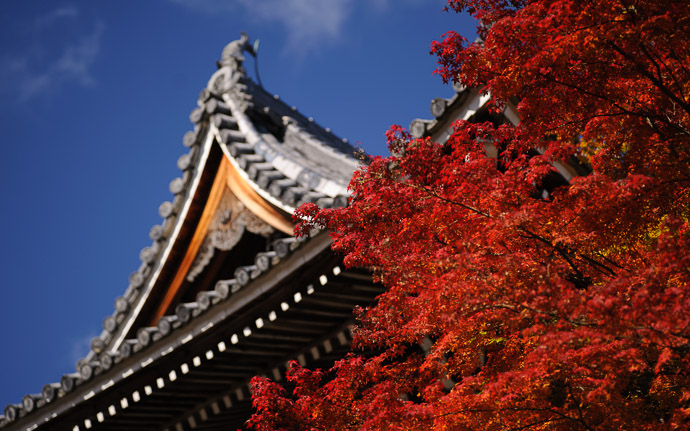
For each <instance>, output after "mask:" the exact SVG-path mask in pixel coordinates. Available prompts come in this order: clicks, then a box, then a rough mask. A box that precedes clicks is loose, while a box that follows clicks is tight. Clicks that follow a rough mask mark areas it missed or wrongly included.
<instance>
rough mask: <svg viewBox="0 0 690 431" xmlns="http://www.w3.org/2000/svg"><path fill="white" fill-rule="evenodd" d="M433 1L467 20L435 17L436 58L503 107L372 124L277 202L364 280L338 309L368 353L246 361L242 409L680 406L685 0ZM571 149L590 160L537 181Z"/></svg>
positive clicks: (516, 426) (442, 424) (689, 162)
mask: <svg viewBox="0 0 690 431" xmlns="http://www.w3.org/2000/svg"><path fill="white" fill-rule="evenodd" d="M448 7H449V8H450V9H454V10H457V11H469V12H470V13H472V14H473V15H474V16H475V17H476V18H477V19H478V20H479V22H480V24H481V30H480V33H481V36H482V38H483V40H482V41H478V42H474V43H472V44H468V43H467V42H466V41H464V40H463V39H462V38H461V37H459V36H458V35H457V34H455V33H452V32H451V33H447V34H446V35H445V39H444V40H443V41H442V42H435V43H434V44H433V45H432V51H433V52H434V53H436V54H437V55H438V57H439V64H440V68H439V70H438V73H439V74H440V75H441V76H442V77H443V79H444V80H446V81H449V80H458V81H459V82H461V83H462V84H464V85H466V86H475V87H481V88H482V89H483V91H488V92H491V95H492V98H493V99H492V100H493V101H492V103H493V107H494V108H493V109H495V110H497V111H500V110H501V109H503V107H504V106H506V104H509V103H511V102H512V103H517V109H518V111H519V113H520V116H521V122H520V123H519V124H518V125H517V126H513V125H509V124H504V125H501V126H494V125H492V124H470V123H465V122H460V123H457V124H456V125H455V129H454V132H453V133H452V135H451V136H450V138H449V139H448V141H447V142H445V143H434V142H431V141H430V140H428V139H412V138H411V137H410V136H409V135H408V134H407V133H406V132H405V131H404V130H402V129H401V128H397V127H394V128H393V129H391V131H390V132H389V135H388V138H389V145H390V149H391V153H392V154H395V156H390V157H387V158H380V157H377V158H374V159H373V160H372V162H371V164H370V165H369V166H367V167H366V168H363V169H362V170H360V171H358V172H356V173H355V175H354V177H353V179H352V182H351V189H352V192H353V197H352V199H351V204H350V206H349V207H348V208H344V209H328V210H320V209H319V208H317V207H316V206H314V205H307V206H303V207H302V208H300V210H298V212H297V214H296V217H297V219H298V220H300V221H301V225H300V226H299V227H298V229H299V230H301V231H302V232H305V231H308V230H309V229H311V228H313V227H314V226H319V227H327V228H328V229H330V230H331V231H332V232H333V238H334V248H335V249H336V250H338V251H341V252H342V253H344V254H345V262H346V264H347V265H350V266H357V267H367V268H370V269H371V270H372V271H373V273H374V274H375V277H377V279H378V280H379V281H380V282H381V283H383V284H384V285H385V286H386V288H387V290H386V292H385V293H384V294H383V295H381V296H380V297H379V299H378V301H377V303H376V304H375V305H373V306H371V307H370V308H367V309H366V310H360V311H359V318H360V324H359V326H358V327H357V328H356V329H355V341H354V349H355V352H356V351H358V349H365V350H366V349H368V350H369V351H371V352H377V353H376V354H373V355H370V356H367V357H362V356H357V355H355V354H353V355H351V356H348V357H346V358H344V359H342V360H341V361H339V362H338V363H337V364H336V365H335V366H334V368H333V369H332V370H330V371H329V372H328V373H324V372H321V371H309V370H306V369H303V368H301V367H299V366H297V365H293V367H292V369H291V370H290V372H289V381H290V382H291V384H292V385H293V386H294V387H295V389H294V392H292V393H287V392H286V391H285V390H284V389H282V388H280V387H279V386H278V385H276V384H275V383H273V382H270V381H268V380H265V379H261V378H255V379H254V381H253V388H254V404H255V407H256V408H257V413H256V414H255V415H254V416H253V418H252V419H251V420H250V425H252V426H253V427H254V428H255V429H257V430H261V431H263V430H282V429H305V430H306V429H310V430H311V429H313V430H317V429H318V430H345V429H353V430H354V429H369V430H370V429H387V430H427V429H449V430H451V429H452V430H455V429H459V430H464V429H467V430H526V429H535V430H661V429H669V430H670V429H688V428H690V222H689V218H690V205H689V203H690V188H689V186H690V100H689V99H690V50H689V49H688V47H690V3H688V2H687V1H685V0H683V1H675V2H674V1H671V2H658V1H649V0H638V1H632V0H622V1H620V0H615V1H614V0H598V1H583V0H560V1H557V0H534V1H529V0H516V1H511V0H466V1H464V0H450V1H449V2H448ZM491 145H493V146H495V147H496V149H497V152H498V157H497V158H492V157H490V156H489V155H487V151H486V148H487V146H491ZM535 149H538V150H539V151H538V152H537V151H534V150H535ZM534 154H536V155H534ZM573 157H575V158H577V159H578V162H579V163H581V164H584V165H586V166H588V167H589V168H590V169H591V173H590V174H588V175H586V176H580V177H576V178H574V179H573V180H572V181H570V183H569V184H567V185H564V186H561V187H558V188H556V189H555V190H550V194H549V195H548V196H547V197H544V196H543V195H541V194H540V192H541V191H542V184H543V183H544V181H545V179H546V178H547V177H548V176H549V175H553V172H554V170H555V169H554V167H553V166H554V164H555V163H562V164H566V163H572V159H573Z"/></svg>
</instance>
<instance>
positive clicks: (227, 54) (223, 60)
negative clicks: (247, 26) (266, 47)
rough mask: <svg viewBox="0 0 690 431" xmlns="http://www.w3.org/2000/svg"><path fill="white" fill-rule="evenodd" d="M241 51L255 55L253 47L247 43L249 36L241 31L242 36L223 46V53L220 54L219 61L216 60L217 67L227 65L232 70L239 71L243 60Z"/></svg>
mask: <svg viewBox="0 0 690 431" xmlns="http://www.w3.org/2000/svg"><path fill="white" fill-rule="evenodd" d="M243 51H246V52H248V53H249V54H251V55H253V56H255V55H256V53H255V52H254V47H253V46H252V45H251V44H250V43H249V36H247V33H245V32H242V36H241V37H240V38H239V39H238V40H233V41H232V42H230V43H229V44H227V45H226V46H225V48H224V49H223V53H222V54H221V56H220V61H219V62H217V64H218V68H219V69H220V68H221V67H223V66H229V67H230V68H232V69H233V70H237V71H240V70H242V71H243V69H242V62H244V55H243V54H242V53H243Z"/></svg>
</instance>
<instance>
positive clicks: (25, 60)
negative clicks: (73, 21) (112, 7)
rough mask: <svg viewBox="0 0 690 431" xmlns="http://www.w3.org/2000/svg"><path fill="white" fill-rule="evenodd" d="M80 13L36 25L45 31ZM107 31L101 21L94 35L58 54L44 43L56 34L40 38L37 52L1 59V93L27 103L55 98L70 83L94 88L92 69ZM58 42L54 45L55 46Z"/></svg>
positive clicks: (67, 12) (59, 13) (65, 12)
mask: <svg viewBox="0 0 690 431" xmlns="http://www.w3.org/2000/svg"><path fill="white" fill-rule="evenodd" d="M78 13H79V12H78V10H77V9H75V8H71V7H68V8H61V9H57V10H55V11H53V12H51V13H49V14H46V15H43V16H41V17H39V18H37V19H36V20H35V21H34V23H39V24H37V25H42V26H44V27H45V26H46V25H47V23H48V22H49V21H50V20H51V19H53V20H55V19H58V18H60V17H64V16H76V15H78ZM40 23H42V24H40ZM104 31H105V25H104V24H103V23H102V22H100V21H98V22H96V24H95V26H94V28H93V30H92V31H91V32H89V33H87V34H85V35H82V36H81V37H79V38H77V39H75V40H72V41H69V42H67V43H65V44H63V45H62V46H59V47H58V49H57V50H54V49H53V50H49V49H48V48H47V46H44V45H47V44H48V42H46V41H45V39H44V40H42V39H41V37H44V38H45V37H48V36H50V35H51V34H52V32H50V31H49V32H44V33H45V34H41V35H38V36H37V40H36V41H35V42H34V47H33V49H30V50H22V52H21V53H18V54H15V55H14V56H12V55H9V54H8V55H5V56H4V57H3V58H0V82H2V83H3V84H2V88H0V92H1V93H4V94H5V95H8V94H9V95H10V96H11V97H12V98H14V99H16V101H19V102H27V101H30V100H33V99H36V98H38V97H40V96H41V95H44V94H51V93H52V92H53V91H55V90H57V89H59V88H60V87H61V86H63V85H65V84H67V83H76V84H77V85H80V86H82V87H90V86H93V85H94V84H95V83H96V79H95V77H94V76H93V74H92V72H91V68H92V66H93V64H94V62H95V60H96V58H97V57H98V55H99V53H100V50H101V37H102V35H103V32H104ZM54 42H55V41H54V40H51V41H50V43H51V44H54ZM52 51H55V52H56V55H52V56H50V55H46V52H52Z"/></svg>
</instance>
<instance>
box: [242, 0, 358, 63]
mask: <svg viewBox="0 0 690 431" xmlns="http://www.w3.org/2000/svg"><path fill="white" fill-rule="evenodd" d="M238 1H239V2H240V3H241V4H242V5H243V6H244V7H245V8H246V9H247V12H248V13H249V14H250V15H251V16H253V17H255V18H257V19H263V20H266V21H274V22H278V23H280V24H282V25H283V27H285V30H286V31H287V35H288V39H287V46H286V48H287V49H288V50H290V51H291V52H295V53H298V55H299V54H300V53H301V54H302V55H303V54H304V53H306V52H308V51H312V50H314V49H317V48H318V47H319V46H320V45H321V44H323V43H324V42H333V41H337V40H338V39H339V38H340V37H341V35H342V33H343V28H344V25H345V21H346V20H347V18H348V17H349V16H350V13H351V11H352V6H353V2H354V0H264V1H259V2H257V1H254V0H238Z"/></svg>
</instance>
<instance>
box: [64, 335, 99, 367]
mask: <svg viewBox="0 0 690 431" xmlns="http://www.w3.org/2000/svg"><path fill="white" fill-rule="evenodd" d="M93 337H94V336H93V335H85V336H81V337H80V338H77V339H73V340H72V346H71V350H70V352H69V355H68V356H66V357H65V358H64V360H65V362H66V364H65V365H66V366H68V367H69V366H74V365H75V364H76V363H77V361H79V360H80V359H82V358H83V357H85V356H86V354H87V353H89V351H90V350H91V339H92V338H93Z"/></svg>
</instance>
